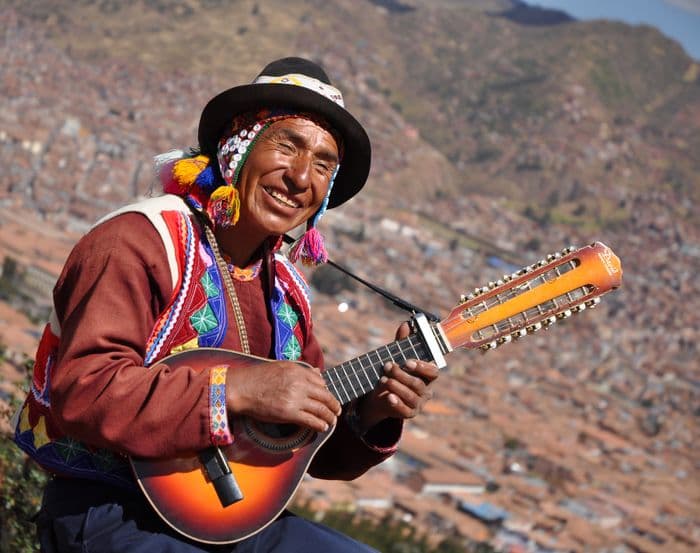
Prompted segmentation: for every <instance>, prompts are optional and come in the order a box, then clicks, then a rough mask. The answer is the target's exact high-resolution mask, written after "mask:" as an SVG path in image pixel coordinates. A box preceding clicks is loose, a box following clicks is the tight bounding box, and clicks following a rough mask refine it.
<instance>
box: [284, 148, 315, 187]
mask: <svg viewBox="0 0 700 553" xmlns="http://www.w3.org/2000/svg"><path fill="white" fill-rule="evenodd" d="M312 161H313V160H312V159H311V155H310V154H308V153H304V154H301V155H298V156H295V157H294V159H293V160H292V161H291V162H290V164H289V167H288V169H287V176H288V177H289V180H290V181H291V182H290V183H291V184H292V185H293V186H294V188H296V189H298V190H306V189H307V188H308V187H309V186H311V169H312Z"/></svg>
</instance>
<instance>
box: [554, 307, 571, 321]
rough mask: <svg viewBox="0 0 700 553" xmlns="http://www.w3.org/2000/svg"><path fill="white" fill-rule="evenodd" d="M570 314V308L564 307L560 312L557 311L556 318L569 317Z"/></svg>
mask: <svg viewBox="0 0 700 553" xmlns="http://www.w3.org/2000/svg"><path fill="white" fill-rule="evenodd" d="M571 315H572V312H571V309H565V310H564V311H562V312H561V313H557V318H559V319H567V318H568V317H571Z"/></svg>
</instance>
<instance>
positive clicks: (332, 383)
mask: <svg viewBox="0 0 700 553" xmlns="http://www.w3.org/2000/svg"><path fill="white" fill-rule="evenodd" d="M331 370H333V369H330V370H328V371H326V372H325V373H323V376H324V377H325V376H326V375H327V376H328V378H326V379H325V380H326V381H327V383H328V384H330V385H331V386H333V390H331V391H332V392H334V394H333V395H335V397H336V398H338V399H340V400H341V401H342V399H343V398H342V397H341V396H340V392H338V388H336V386H335V382H333V378H332V377H331V375H330V374H329V373H330V371H331Z"/></svg>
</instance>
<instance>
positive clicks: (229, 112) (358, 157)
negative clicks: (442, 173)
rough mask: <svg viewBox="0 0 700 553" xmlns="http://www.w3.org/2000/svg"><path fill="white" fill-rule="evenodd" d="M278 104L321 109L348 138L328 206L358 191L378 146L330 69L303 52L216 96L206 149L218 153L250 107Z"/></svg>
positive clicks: (204, 129)
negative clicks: (334, 82)
mask: <svg viewBox="0 0 700 553" xmlns="http://www.w3.org/2000/svg"><path fill="white" fill-rule="evenodd" d="M265 107H277V108H284V109H289V110H292V111H299V112H304V113H310V114H315V115H318V116H319V117H320V118H322V119H323V120H325V121H327V122H328V124H329V125H330V126H331V127H333V129H335V130H336V131H337V132H338V133H339V134H340V136H341V137H342V141H343V161H342V164H341V167H340V169H339V171H338V174H337V175H336V177H335V182H334V184H333V189H332V191H331V194H330V196H329V198H328V205H327V208H328V209H332V208H334V207H337V206H339V205H340V204H342V203H343V202H345V201H347V200H349V199H350V198H352V197H353V196H354V195H355V194H357V193H358V192H359V191H360V190H361V189H362V187H363V186H364V184H365V182H366V181H367V176H368V175H369V168H370V163H371V158H372V149H371V146H370V142H369V137H368V136H367V133H366V132H365V130H364V128H363V127H362V125H361V124H360V123H359V122H358V121H357V120H356V119H355V118H354V117H353V116H352V115H351V114H350V112H348V111H347V110H346V109H345V105H344V103H343V96H342V94H341V93H340V91H339V90H338V89H337V88H335V87H334V86H333V85H332V84H331V82H330V79H329V78H328V75H327V74H326V72H325V71H324V70H323V69H322V68H321V67H320V66H319V65H317V64H316V63H314V62H312V61H309V60H306V59H303V58H293V57H292V58H283V59H279V60H276V61H273V62H272V63H270V64H268V65H267V66H266V67H265V68H264V69H263V70H262V71H261V73H260V74H259V75H258V76H257V77H256V79H255V80H254V81H253V83H251V84H247V85H242V86H236V87H233V88H229V89H228V90H225V91H224V92H222V93H220V94H218V95H216V96H214V98H212V99H211V100H210V101H209V102H208V103H207V105H206V106H205V107H204V110H203V111H202V115H201V118H200V121H199V131H198V139H199V146H200V149H201V152H202V153H203V154H204V155H207V156H209V157H216V153H217V147H218V144H219V140H220V139H221V137H222V135H223V134H224V133H225V132H226V130H227V128H228V127H229V125H230V124H231V121H232V120H233V118H234V117H235V116H236V115H238V114H241V113H244V112H252V111H256V110H258V109H261V108H265Z"/></svg>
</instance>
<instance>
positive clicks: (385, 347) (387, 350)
mask: <svg viewBox="0 0 700 553" xmlns="http://www.w3.org/2000/svg"><path fill="white" fill-rule="evenodd" d="M384 349H385V350H386V352H387V353H388V354H389V359H387V361H392V362H393V361H394V355H393V354H392V353H391V350H390V349H389V344H387V345H386V346H384Z"/></svg>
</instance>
